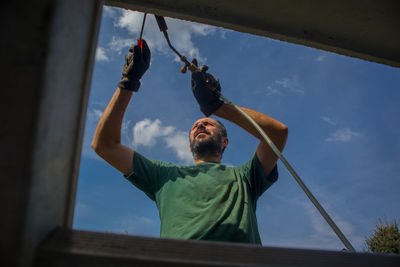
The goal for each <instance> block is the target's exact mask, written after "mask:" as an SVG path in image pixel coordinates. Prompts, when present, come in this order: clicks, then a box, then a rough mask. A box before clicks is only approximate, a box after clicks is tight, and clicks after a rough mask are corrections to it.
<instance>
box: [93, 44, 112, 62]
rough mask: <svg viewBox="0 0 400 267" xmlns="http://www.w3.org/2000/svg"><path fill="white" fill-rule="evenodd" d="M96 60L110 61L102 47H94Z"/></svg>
mask: <svg viewBox="0 0 400 267" xmlns="http://www.w3.org/2000/svg"><path fill="white" fill-rule="evenodd" d="M96 60H97V61H99V62H102V61H104V62H107V61H110V59H109V58H108V56H107V55H106V51H105V49H104V48H103V47H100V46H99V47H97V49H96Z"/></svg>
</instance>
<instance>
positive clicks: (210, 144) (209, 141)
mask: <svg viewBox="0 0 400 267" xmlns="http://www.w3.org/2000/svg"><path fill="white" fill-rule="evenodd" d="M190 148H191V150H192V154H193V158H194V159H195V160H196V159H201V158H206V157H209V156H218V157H222V153H223V151H224V147H223V145H222V135H220V134H219V135H216V136H214V137H213V136H211V137H209V138H202V139H196V138H195V139H194V140H193V141H192V142H191V143H190Z"/></svg>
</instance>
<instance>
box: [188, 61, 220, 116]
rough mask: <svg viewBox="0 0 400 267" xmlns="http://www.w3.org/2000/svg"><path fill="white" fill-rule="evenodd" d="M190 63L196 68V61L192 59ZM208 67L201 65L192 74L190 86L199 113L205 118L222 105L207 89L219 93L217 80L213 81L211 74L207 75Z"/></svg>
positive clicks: (216, 96) (215, 95)
mask: <svg viewBox="0 0 400 267" xmlns="http://www.w3.org/2000/svg"><path fill="white" fill-rule="evenodd" d="M192 63H193V64H194V65H196V67H197V60H196V59H193V61H192ZM207 70H208V67H207V66H205V65H203V66H201V67H200V68H199V70H198V71H195V72H193V73H192V76H191V85H192V92H193V95H194V97H195V98H196V100H197V102H198V103H199V105H200V110H201V112H203V113H204V115H206V116H207V117H209V116H210V115H211V114H213V113H214V112H215V111H216V110H218V109H219V108H220V107H221V106H222V104H223V103H224V102H223V101H221V100H220V99H219V97H218V95H217V94H216V93H215V92H214V91H212V90H211V89H210V88H209V87H210V86H211V87H212V88H215V90H218V91H221V86H220V84H219V81H218V79H215V78H214V77H213V76H212V75H211V74H209V73H207Z"/></svg>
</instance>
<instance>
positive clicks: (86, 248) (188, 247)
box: [36, 228, 400, 267]
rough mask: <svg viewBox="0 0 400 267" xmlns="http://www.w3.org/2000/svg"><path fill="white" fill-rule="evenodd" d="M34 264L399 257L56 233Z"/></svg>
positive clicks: (389, 260) (366, 262) (333, 262)
mask: <svg viewBox="0 0 400 267" xmlns="http://www.w3.org/2000/svg"><path fill="white" fill-rule="evenodd" d="M37 255H38V257H37V261H36V266H75V267H84V266H90V267H93V266H96V267H103V266H114V267H118V266H280V267H282V266H324V267H334V266H335V267H336V266H337V267H339V266H340V267H343V266H351V267H354V266H364V267H372V266H376V267H378V266H379V267H382V266H387V267H390V266H393V267H395V266H400V256H394V255H377V254H370V253H350V252H341V251H323V250H309V249H289V248H276V247H262V246H258V245H250V244H238V243H223V242H209V241H194V240H189V241H185V240H175V239H161V238H150V237H140V236H128V235H119V234H108V233H98V232H89V231H79V230H71V229H66V228H59V229H57V230H56V231H55V232H54V233H53V234H52V235H51V236H50V237H49V238H48V239H47V240H45V241H44V242H43V244H42V245H41V246H40V247H39V249H38V254H37Z"/></svg>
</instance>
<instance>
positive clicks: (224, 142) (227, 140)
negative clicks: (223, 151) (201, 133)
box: [222, 137, 229, 147]
mask: <svg viewBox="0 0 400 267" xmlns="http://www.w3.org/2000/svg"><path fill="white" fill-rule="evenodd" d="M222 144H223V145H224V147H227V146H228V144H229V139H228V137H224V139H223V140H222Z"/></svg>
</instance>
